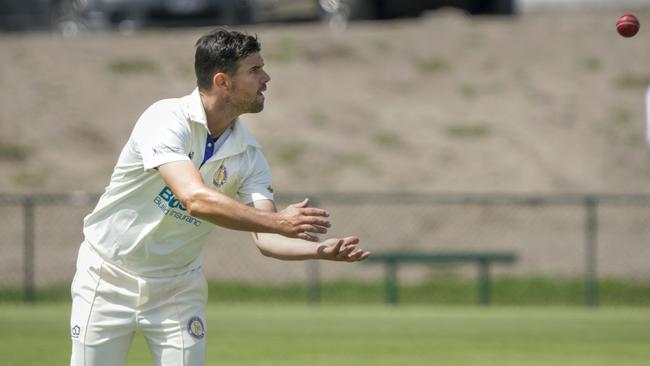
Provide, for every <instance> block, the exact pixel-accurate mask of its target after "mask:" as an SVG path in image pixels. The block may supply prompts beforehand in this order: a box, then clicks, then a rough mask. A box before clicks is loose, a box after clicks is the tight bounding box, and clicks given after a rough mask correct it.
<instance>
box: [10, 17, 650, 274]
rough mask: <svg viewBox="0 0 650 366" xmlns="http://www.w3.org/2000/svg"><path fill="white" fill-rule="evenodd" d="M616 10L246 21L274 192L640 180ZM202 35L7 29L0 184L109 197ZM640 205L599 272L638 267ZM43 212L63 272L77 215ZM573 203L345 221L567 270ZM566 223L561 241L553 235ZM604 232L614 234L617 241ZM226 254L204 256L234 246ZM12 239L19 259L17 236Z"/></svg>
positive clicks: (636, 117) (599, 185)
mask: <svg viewBox="0 0 650 366" xmlns="http://www.w3.org/2000/svg"><path fill="white" fill-rule="evenodd" d="M619 13H620V12H619V11H615V10H612V11H602V12H596V13H578V12H570V13H567V14H564V15H559V14H527V15H522V16H520V17H517V18H514V19H507V18H468V17H465V16H463V15H462V14H459V13H457V12H446V11H445V12H436V13H432V14H431V15H429V16H426V17H423V18H420V19H416V20H401V21H393V22H372V23H355V24H353V25H352V26H350V27H349V29H348V30H347V31H345V32H331V31H329V30H328V29H327V27H325V26H324V25H322V24H317V23H314V24H296V25H290V26H280V25H275V26H256V27H249V28H246V29H245V30H246V31H248V32H252V33H257V34H258V36H259V38H260V39H261V42H262V45H263V56H264V57H265V60H266V64H267V69H268V72H269V73H270V75H271V77H272V81H271V83H270V84H269V89H268V92H267V105H266V109H265V111H264V112H263V113H261V114H258V115H248V116H245V118H244V120H245V121H246V123H247V125H248V126H249V128H251V129H252V130H253V131H254V133H255V134H256V136H257V137H258V140H259V141H260V143H261V144H262V145H263V146H264V150H265V152H266V154H267V157H268V158H269V161H270V163H271V166H272V169H273V172H274V182H275V183H274V184H275V188H276V191H278V192H281V193H282V192H318V191H378V192H381V191H425V192H494V191H498V192H648V191H649V189H648V186H649V185H648V183H649V182H650V154H649V150H648V147H647V146H646V145H645V141H644V134H645V122H644V121H645V106H644V95H645V90H646V88H647V86H648V84H650V63H649V62H648V60H649V59H650V31H644V28H643V26H642V30H641V33H640V34H639V35H638V36H637V37H635V38H633V39H623V38H621V37H620V36H618V35H617V34H616V33H615V31H614V25H613V24H614V22H615V19H616V17H617V16H618V15H619ZM638 15H639V17H640V19H641V22H642V24H643V22H644V19H648V20H650V12H640V13H638ZM649 24H650V23H649ZM648 28H650V26H648ZM205 31H206V29H190V30H175V31H151V32H144V33H139V34H135V35H131V36H123V35H118V34H88V35H83V36H81V37H78V38H75V39H68V40H66V39H61V38H58V37H55V36H48V35H29V36H8V35H2V36H0V49H1V50H2V51H1V52H0V66H1V67H0V85H2V87H1V88H0V93H1V95H0V103H1V105H0V171H1V172H2V174H0V192H61V191H65V192H67V191H71V190H83V191H90V192H99V191H101V190H102V189H103V187H104V186H105V185H106V184H107V182H108V177H109V175H110V172H111V169H112V167H113V164H114V162H115V159H116V157H117V154H118V153H119V151H120V149H121V147H122V145H123V144H124V142H125V141H126V139H127V137H128V134H129V133H130V130H131V128H132V125H133V123H134V121H135V120H136V119H137V117H138V116H139V114H140V113H141V112H142V111H143V110H144V109H145V108H146V107H147V106H148V105H149V104H151V103H152V102H154V101H156V100H158V99H161V98H165V97H175V96H180V95H184V94H187V93H189V92H191V90H192V88H193V85H194V78H193V74H192V62H193V43H194V41H195V40H196V39H197V38H198V37H199V36H200V35H201V34H202V33H204V32H205ZM12 210H13V209H12ZM341 210H347V209H345V208H341ZM73 211H74V210H73ZM82 211H83V210H82ZM362 211H363V210H362ZM407 211H408V210H407ZM407 211H405V212H407ZM411 211H412V210H411ZM645 211H646V212H645V213H642V212H636V211H635V212H633V213H629V210H628V211H625V212H627V213H628V214H627V215H628V216H629V217H630V221H626V222H618V221H617V219H618V218H619V217H621V215H614V214H612V215H611V216H612V220H613V221H612V222H613V224H612V225H613V226H616V230H614V231H612V233H632V232H633V233H634V235H633V239H632V240H631V241H630V242H631V243H632V244H630V245H631V246H630V247H626V248H625V250H624V251H622V252H621V251H617V250H616V249H615V248H614V246H612V248H611V249H609V251H607V250H606V251H605V252H604V254H601V255H603V256H604V258H614V259H612V262H611V264H608V266H610V267H611V268H610V267H607V266H605V268H609V271H610V272H611V273H612V274H615V275H616V274H624V275H625V274H628V275H629V274H639V273H641V274H643V273H645V274H647V271H646V272H643V270H644V269H643V268H645V266H644V264H643V263H647V258H649V257H648V255H650V253H648V250H647V249H646V247H647V245H646V243H645V240H644V238H645V237H647V235H646V230H645V229H644V227H645V226H646V225H645V223H646V222H650V215H649V214H648V213H647V211H648V210H645ZM12 212H14V211H12ZM17 212H18V211H15V212H14V213H15V214H18V213H17ZM53 212H54V211H51V212H49V213H48V212H42V213H41V215H43V217H42V220H44V221H48V220H49V221H51V223H50V225H51V226H52V225H53V226H55V227H54V228H50V229H47V228H45V229H43V230H44V231H43V232H42V233H41V237H43V236H45V237H47V238H48V239H50V238H53V240H54V242H56V243H59V244H57V245H61V246H63V247H66V248H71V249H67V250H56V252H57V253H61V256H63V257H64V258H67V259H65V260H62V261H63V262H64V263H65V268H66V270H65V271H67V272H66V275H67V273H68V272H69V271H70V270H71V267H72V266H73V261H71V260H70V259H69V258H70V257H71V256H72V257H73V256H74V247H75V246H76V245H78V241H79V240H80V238H79V237H78V236H79V235H80V234H69V235H63V234H61V233H63V232H66V233H67V232H69V233H77V232H78V227H79V221H78V220H80V218H79V217H80V216H81V215H82V214H83V212H79V213H76V212H75V213H74V214H70V217H72V218H73V219H72V221H69V222H68V221H63V218H62V217H64V216H65V215H66V214H65V213H60V212H59V213H57V214H56V215H57V219H56V220H53V219H52V216H51V215H52V213H53ZM580 212H581V211H579V212H569V213H560V212H558V213H557V215H553V214H552V213H546V214H544V215H550V216H549V217H548V218H547V219H548V222H549V224H548V225H550V226H549V227H548V228H546V226H544V228H542V229H539V228H538V229H530V230H528V231H522V232H520V233H518V234H513V233H512V232H510V233H508V232H507V230H506V229H508V227H509V225H510V223H512V221H513V220H514V221H516V220H520V221H522V220H523V221H525V222H529V223H528V224H522V225H524V226H525V225H529V224H530V220H532V222H535V220H536V219H534V218H531V216H530V215H531V214H529V213H522V214H521V215H519V216H518V215H514V216H510V215H513V214H512V213H503V214H502V215H501V216H498V214H497V216H498V218H497V219H494V218H493V219H492V220H493V221H492V223H493V225H492V226H489V227H488V228H486V229H477V230H475V231H472V233H471V234H469V235H468V236H467V235H466V236H463V235H464V234H467V233H466V231H467V229H466V228H467V226H468V225H469V223H472V222H474V221H473V220H478V219H477V217H480V215H481V213H480V212H479V213H463V214H460V213H458V215H457V216H456V217H457V218H461V217H462V218H463V219H462V220H461V219H459V220H457V221H455V222H454V223H449V219H448V217H453V211H445V212H442V213H436V214H435V215H434V217H433V218H432V219H430V220H429V221H427V220H425V219H421V220H420V222H419V223H416V224H413V222H414V221H417V220H418V217H417V216H416V217H414V218H410V217H409V216H408V215H406V216H402V217H404V220H408V221H405V222H409V224H408V225H395V216H394V215H392V214H391V213H390V212H387V213H383V214H380V215H379V217H378V218H371V217H369V216H366V217H365V219H364V217H363V216H362V215H367V214H368V213H363V212H359V213H358V215H357V213H354V212H349V211H348V213H345V214H342V217H344V218H345V219H344V220H341V221H342V223H341V225H340V226H341V227H342V229H341V232H342V233H343V229H345V230H347V231H346V233H347V232H350V231H361V232H362V233H365V234H366V235H367V237H369V239H370V241H371V242H374V243H377V244H375V245H376V246H377V247H379V248H383V247H390V246H391V245H397V244H395V242H396V241H400V240H401V237H400V235H398V234H395V237H394V238H393V237H391V240H388V239H387V235H386V231H380V230H377V229H376V227H384V228H385V227H387V226H390V225H391V224H392V225H394V226H399V227H398V229H403V230H404V232H405V233H406V234H407V235H408V239H409V241H408V242H409V243H411V244H408V245H411V246H412V247H413V248H430V246H431V245H433V246H434V247H435V246H436V245H438V246H443V245H444V244H431V243H432V242H433V243H443V242H444V243H448V245H450V243H464V244H463V245H464V246H465V247H467V248H474V247H476V246H479V247H481V246H482V247H485V248H495V249H517V250H518V251H519V252H522V253H524V256H525V258H527V259H525V260H523V261H522V263H523V264H520V265H519V266H520V267H517V268H516V271H517V272H536V271H537V272H544V273H548V272H550V273H560V274H567V273H568V274H570V273H576V272H579V271H580V268H582V263H583V253H582V252H581V248H582V239H581V236H580V233H581V226H580V225H582V221H581V220H582V216H581V213H580ZM8 215H11V214H8ZM346 215H347V216H346ZM450 215H451V216H450ZM467 215H469V217H468V216H467ZM522 215H523V216H522ZM78 216H79V217H78ZM352 216H354V217H360V219H359V221H358V222H357V221H352V220H349V219H348V218H349V217H352ZM472 217H474V218H472ZM517 217H519V219H517ZM521 217H523V218H521ZM626 217H627V216H626ZM12 220H13V221H12ZM12 220H5V222H4V224H3V226H2V230H3V235H4V237H5V238H9V239H8V241H6V243H7V244H4V243H3V247H4V246H5V245H6V246H7V248H8V246H9V245H11V246H12V247H13V246H16V248H19V243H20V236H19V235H20V234H10V233H9V231H10V230H13V229H15V227H19V225H20V220H19V219H12ZM495 220H496V221H495ZM60 222H65V224H59V223H60ZM369 222H372V224H373V225H374V227H375V228H374V229H373V228H372V227H371V226H372V225H370V224H369ZM352 223H356V226H350V227H348V226H347V224H350V225H351V224H352ZM463 223H464V224H463ZM569 224H571V225H569ZM463 225H465V226H463ZM567 225H569V226H567ZM63 227H65V228H66V230H62V228H63ZM563 227H564V228H566V230H565V231H564V233H565V234H562V235H567V236H565V239H566V238H568V239H566V240H564V239H562V240H559V241H557V240H549V235H548V233H549V232H553V231H557V230H558V228H560V229H561V228H563ZM431 228H437V229H439V231H435V230H432V229H431ZM454 228H455V229H454ZM48 230H49V231H48ZM393 231H396V232H397V231H398V230H397V229H396V230H393ZM560 231H561V230H560ZM12 232H14V231H12ZM57 233H59V234H61V235H58V234H57ZM526 233H528V234H526ZM607 235H611V236H612V238H611V239H610V243H611V242H616V241H618V240H619V239H620V235H622V234H606V236H607ZM617 235H618V236H617ZM527 236H530V238H528V240H523V238H526V237H527ZM504 238H505V239H504ZM531 238H532V239H531ZM217 239H218V238H216V237H215V240H217ZM382 239H383V241H382ZM442 239H444V240H442ZM478 239H481V240H478ZM238 240H240V239H235V241H238ZM549 242H553V243H555V244H554V245H556V246H557V247H552V246H551V247H549V244H548V243H549ZM566 243H570V245H567V244H566ZM40 245H46V244H45V243H41V244H40ZM400 245H402V244H400ZM403 245H406V244H403ZM461 247H462V245H461ZM228 248H231V249H228ZM237 248H238V247H237V246H234V245H233V246H230V247H229V246H226V247H225V249H224V247H220V249H215V251H212V252H210V253H209V255H210V256H211V257H210V258H219V257H220V258H228V257H232V256H233V255H235V254H234V253H236V252H237V250H238V249H237ZM246 248H248V249H246V250H249V249H250V251H249V252H247V253H249V254H250V256H251V257H253V256H256V255H257V254H256V253H254V249H252V248H251V245H250V244H247V245H246ZM527 248H528V249H527ZM563 250H564V252H563ZM10 251H11V252H12V253H14V252H15V254H16V255H15V257H16V258H14V259H13V260H12V263H14V264H13V266H15V267H16V268H17V267H18V264H19V253H20V252H19V249H15V250H13V249H11V250H10ZM16 251H17V252H16ZM63 253H65V254H63ZM70 253H72V254H70ZM557 253H564V254H557ZM565 254H566V255H565ZM247 255H248V254H247ZM545 255H546V257H545ZM558 256H560V257H561V258H562V259H561V260H558ZM612 256H613V257H612ZM12 258H13V257H12ZM539 258H542V259H539ZM255 261H256V260H253V261H248V262H247V261H246V260H245V259H242V261H241V262H242V264H235V265H237V266H239V267H238V268H241V270H240V271H241V274H242V276H243V277H247V276H248V277H251V276H252V277H256V276H255V275H251V272H250V271H249V270H248V267H249V266H252V267H255V268H261V267H263V266H255V265H253V263H257V262H255ZM630 261H631V262H630ZM227 262H228V261H224V263H222V266H223V267H228V265H229V263H232V262H228V263H227ZM264 263H266V262H264ZM630 263H633V264H632V265H631V266H630ZM215 266H216V265H215ZM216 267H218V266H216ZM294 267H295V268H297V269H296V270H295V271H297V272H295V273H302V270H303V265H302V264H299V265H298V264H297V265H295V266H293V267H278V269H277V273H276V274H277V275H278V276H280V277H282V276H283V275H289V276H290V273H292V272H291V270H289V269H287V268H294ZM5 268H9V267H5ZM213 268H215V267H213ZM219 268H221V267H219ZM337 268H338V267H337ZM626 268H628V270H625V269H626ZM214 273H216V274H217V275H221V274H223V273H233V272H232V271H231V272H226V271H221V270H220V269H218V268H217V269H215V272H214ZM261 276H262V277H264V275H261ZM257 277H260V276H259V275H257Z"/></svg>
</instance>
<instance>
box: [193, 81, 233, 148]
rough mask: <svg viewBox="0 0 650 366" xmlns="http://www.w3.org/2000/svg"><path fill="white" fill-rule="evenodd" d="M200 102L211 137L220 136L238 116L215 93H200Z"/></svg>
mask: <svg viewBox="0 0 650 366" xmlns="http://www.w3.org/2000/svg"><path fill="white" fill-rule="evenodd" d="M200 95H201V103H202V104H203V110H204V111H205V116H206V119H207V122H208V131H210V135H212V138H215V139H216V138H217V137H219V136H221V134H222V133H223V131H225V130H226V128H228V127H229V126H230V125H231V124H232V122H233V121H234V120H235V119H236V118H237V117H238V115H237V114H236V113H234V111H232V110H230V108H228V105H227V104H226V103H223V101H222V100H221V99H219V97H218V96H217V95H214V94H207V93H203V92H201V93H200Z"/></svg>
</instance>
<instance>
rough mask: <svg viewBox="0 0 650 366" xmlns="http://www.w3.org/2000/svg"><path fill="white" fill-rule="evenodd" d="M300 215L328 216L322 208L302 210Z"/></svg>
mask: <svg viewBox="0 0 650 366" xmlns="http://www.w3.org/2000/svg"><path fill="white" fill-rule="evenodd" d="M300 213H301V214H303V215H305V216H322V217H328V216H329V215H330V213H329V212H328V211H327V210H323V209H322V208H314V207H307V208H302V209H301V210H300Z"/></svg>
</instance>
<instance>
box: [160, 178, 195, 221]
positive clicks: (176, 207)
mask: <svg viewBox="0 0 650 366" xmlns="http://www.w3.org/2000/svg"><path fill="white" fill-rule="evenodd" d="M153 202H154V203H155V204H156V206H158V208H160V211H162V212H163V214H165V216H169V217H172V218H174V219H176V220H178V221H184V222H186V223H188V224H192V225H194V226H199V225H201V220H198V219H197V218H196V217H194V216H192V215H188V214H187V208H185V206H183V205H182V204H181V201H179V200H178V199H177V198H176V197H175V196H174V192H172V190H171V189H170V188H169V187H167V186H165V187H164V188H163V189H162V191H160V193H158V195H157V196H156V197H154V199H153Z"/></svg>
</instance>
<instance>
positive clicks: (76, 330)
mask: <svg viewBox="0 0 650 366" xmlns="http://www.w3.org/2000/svg"><path fill="white" fill-rule="evenodd" d="M80 332H81V328H79V326H78V325H75V326H74V327H72V338H79V333H80Z"/></svg>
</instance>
